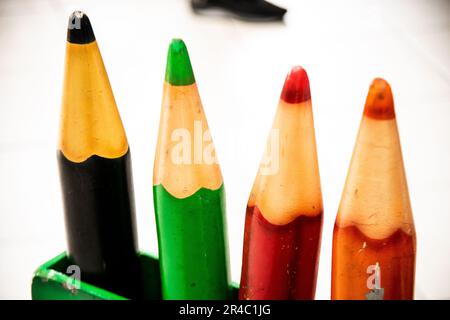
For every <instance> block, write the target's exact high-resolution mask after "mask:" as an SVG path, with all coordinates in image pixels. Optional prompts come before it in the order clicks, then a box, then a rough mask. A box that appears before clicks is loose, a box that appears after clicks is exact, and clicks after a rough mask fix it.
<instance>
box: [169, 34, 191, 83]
mask: <svg viewBox="0 0 450 320" xmlns="http://www.w3.org/2000/svg"><path fill="white" fill-rule="evenodd" d="M166 81H167V82H168V83H170V84H171V85H174V86H187V85H191V84H193V83H194V82H195V77H194V72H193V71H192V66H191V61H190V59H189V53H188V50H187V48H186V45H185V44H184V41H183V40H181V39H173V40H172V42H171V43H170V46H169V51H168V53H167V66H166Z"/></svg>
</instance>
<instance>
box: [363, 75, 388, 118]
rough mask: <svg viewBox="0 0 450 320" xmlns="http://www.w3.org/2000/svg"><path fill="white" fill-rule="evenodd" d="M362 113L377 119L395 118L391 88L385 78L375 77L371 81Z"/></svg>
mask: <svg viewBox="0 0 450 320" xmlns="http://www.w3.org/2000/svg"><path fill="white" fill-rule="evenodd" d="M364 115H366V116H368V117H370V118H373V119H377V120H388V119H393V118H395V111H394V99H393V97H392V90H391V86H390V85H389V83H388V82H387V81H386V80H384V79H382V78H376V79H375V80H373V81H372V84H371V85H370V89H369V93H368V94H367V98H366V105H365V107H364Z"/></svg>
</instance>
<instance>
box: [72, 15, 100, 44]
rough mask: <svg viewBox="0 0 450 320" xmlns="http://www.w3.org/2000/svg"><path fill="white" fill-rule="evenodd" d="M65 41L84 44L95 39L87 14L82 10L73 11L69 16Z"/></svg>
mask: <svg viewBox="0 0 450 320" xmlns="http://www.w3.org/2000/svg"><path fill="white" fill-rule="evenodd" d="M67 41H68V42H70V43H78V44H85V43H90V42H93V41H95V36H94V31H93V30H92V26H91V22H90V21H89V18H88V16H87V15H86V14H85V13H84V12H82V11H74V12H73V13H72V14H71V15H70V17H69V24H68V26H67Z"/></svg>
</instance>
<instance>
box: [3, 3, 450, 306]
mask: <svg viewBox="0 0 450 320" xmlns="http://www.w3.org/2000/svg"><path fill="white" fill-rule="evenodd" d="M276 2H277V3H278V4H281V5H284V6H285V7H287V8H288V9H289V12H288V14H287V16H286V19H285V22H284V23H267V24H261V23H256V24H254V23H247V22H242V21H238V20H235V19H232V18H230V17H223V16H219V17H217V16H216V17H210V16H196V15H194V14H193V13H192V12H191V11H190V8H189V6H188V2H187V0H185V1H181V0H179V1H175V0H172V1H151V0H148V1H124V2H113V1H44V0H41V1H16V0H6V1H1V2H0V298H20V299H27V298H30V283H31V277H32V273H33V271H34V269H35V268H37V267H38V266H39V265H40V264H42V263H43V262H45V261H47V260H49V259H50V258H52V257H54V256H55V255H57V254H58V253H60V252H62V251H63V250H64V249H65V245H66V244H65V231H64V219H63V210H62V203H61V194H60V185H59V177H58V171H57V164H56V143H57V135H58V126H59V113H60V102H61V93H62V81H63V67H64V52H65V36H66V26H67V19H68V16H69V14H70V13H71V12H72V11H73V10H75V9H80V10H84V11H85V12H86V13H87V14H88V15H89V17H90V19H91V22H92V25H93V28H94V32H95V34H96V37H97V40H98V43H99V46H100V49H101V53H102V55H103V59H104V62H105V65H106V68H107V71H108V74H109V78H110V81H111V85H112V87H113V90H114V94H115V97H116V101H117V104H118V107H119V110H120V112H121V115H122V120H123V123H124V125H125V128H126V131H127V135H128V140H129V144H130V146H131V151H132V160H133V174H134V185H135V196H136V208H137V222H138V231H139V241H140V248H141V249H143V250H145V251H150V252H153V253H155V252H157V242H156V228H155V221H154V212H153V199H152V169H153V157H154V152H155V144H156V138H157V137H156V136H157V130H158V122H159V113H160V105H161V94H162V84H163V79H164V70H165V59H166V52H167V47H168V44H169V42H170V40H171V38H172V37H182V38H183V39H184V40H185V41H186V44H187V46H188V49H189V52H190V55H191V60H192V64H193V67H194V72H195V76H196V79H197V84H198V86H199V89H200V95H201V97H202V100H203V105H204V109H205V112H206V114H207V117H208V121H209V125H210V128H211V132H212V135H213V139H214V142H215V145H216V150H217V152H218V155H219V160H220V163H221V167H222V173H223V176H224V179H225V186H226V190H227V206H228V212H227V219H228V232H229V247H230V256H231V271H232V277H233V280H234V281H239V275H240V266H241V250H242V235H243V227H244V225H243V224H244V213H245V206H246V202H247V198H248V195H249V192H250V188H251V185H252V183H253V179H254V176H255V174H256V170H257V167H258V164H259V160H260V158H261V156H262V153H263V149H264V145H265V141H266V136H267V134H268V132H269V129H270V126H271V123H272V120H273V116H274V113H275V110H276V106H277V102H278V98H279V94H280V92H281V88H282V85H283V81H284V77H285V75H286V73H287V72H288V71H289V70H290V68H291V67H292V66H294V65H296V64H301V65H302V66H304V67H305V69H306V70H307V71H308V74H309V78H310V82H311V91H312V101H313V111H314V118H315V126H316V137H317V144H318V154H319V165H320V173H321V180H322V192H323V199H324V206H325V222H324V228H323V239H322V252H321V257H320V270H319V277H318V285H317V295H316V297H317V298H318V299H329V296H330V264H331V236H332V227H333V224H334V219H335V215H336V210H337V207H338V204H339V200H340V196H341V192H342V189H343V184H344V180H345V176H346V174H347V169H348V165H349V162H350V157H351V153H352V150H353V145H354V142H355V139H356V134H357V129H358V126H359V121H360V118H361V114H362V110H363V106H364V101H365V96H366V94H367V90H368V87H369V84H370V82H371V80H372V79H373V78H374V77H377V76H381V77H384V78H385V79H387V80H388V81H389V82H390V83H391V85H392V89H393V92H394V98H395V103H396V112H397V119H398V123H399V130H400V137H401V141H402V147H403V155H404V159H405V166H406V172H407V177H408V182H409V189H410V196H411V201H412V206H413V210H414V216H415V223H416V229H417V238H418V249H417V272H416V298H419V299H432V298H450V276H449V270H450V231H449V230H450V229H449V226H450V224H449V222H450V218H449V215H450V171H449V165H450V149H449V136H450V126H449V120H450V118H449V116H450V105H449V98H450V91H449V89H450V62H449V57H450V42H449V41H450V2H449V1H444V0H442V1H430V0H416V1H391V0H384V1H358V0H355V1H347V0H346V1H336V0H330V1H300V0H292V1H281V0H279V1H276ZM124 3H126V5H124Z"/></svg>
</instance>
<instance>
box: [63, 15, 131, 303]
mask: <svg viewBox="0 0 450 320" xmlns="http://www.w3.org/2000/svg"><path fill="white" fill-rule="evenodd" d="M57 154H58V164H59V170H60V177H61V185H62V194H63V201H64V208H65V220H66V231H67V239H68V254H69V258H70V260H71V263H73V264H76V265H78V266H79V267H80V269H81V280H82V281H85V282H88V283H91V284H94V285H97V286H100V287H101V288H104V289H107V290H110V291H113V292H114V293H117V294H120V295H123V296H125V297H127V298H136V297H138V296H139V294H140V289H138V288H139V283H140V281H139V275H140V271H139V263H138V257H137V236H136V227H135V213H134V195H133V184H132V176H131V159H130V150H129V147H128V142H127V138H126V135H125V131H124V128H123V125H122V121H121V119H120V115H119V112H118V110H117V106H116V103H115V100H114V96H113V93H112V90H111V86H110V84H109V80H108V75H107V73H106V70H105V67H104V65H103V60H102V57H101V55H100V51H99V49H98V46H97V42H96V40H95V36H94V32H93V30H92V27H91V24H90V22H89V18H88V17H87V16H86V15H85V14H84V13H82V12H79V11H76V12H74V13H72V15H71V16H70V18H69V26H68V30H67V47H66V61H65V79H64V91H63V103H62V114H61V127H60V140H59V147H58V152H57Z"/></svg>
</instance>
